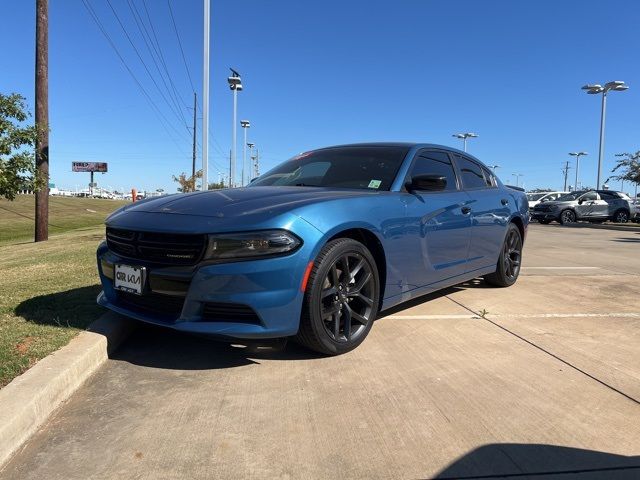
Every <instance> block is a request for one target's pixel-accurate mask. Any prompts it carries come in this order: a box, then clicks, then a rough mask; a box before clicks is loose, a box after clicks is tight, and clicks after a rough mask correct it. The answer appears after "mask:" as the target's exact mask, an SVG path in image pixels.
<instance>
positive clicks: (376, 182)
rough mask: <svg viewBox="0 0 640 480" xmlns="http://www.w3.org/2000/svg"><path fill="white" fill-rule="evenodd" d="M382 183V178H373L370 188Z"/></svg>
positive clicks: (377, 186) (378, 186)
mask: <svg viewBox="0 0 640 480" xmlns="http://www.w3.org/2000/svg"><path fill="white" fill-rule="evenodd" d="M381 183H382V180H371V181H370V182H369V188H380V184H381Z"/></svg>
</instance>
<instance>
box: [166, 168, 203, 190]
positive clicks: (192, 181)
mask: <svg viewBox="0 0 640 480" xmlns="http://www.w3.org/2000/svg"><path fill="white" fill-rule="evenodd" d="M199 178H202V170H198V171H197V172H196V174H195V175H194V176H192V177H187V174H186V173H184V172H182V173H181V174H180V175H178V176H177V177H176V176H175V175H173V181H174V182H178V184H179V185H180V186H179V187H178V191H179V192H182V193H189V192H195V191H196V181H197V179H199Z"/></svg>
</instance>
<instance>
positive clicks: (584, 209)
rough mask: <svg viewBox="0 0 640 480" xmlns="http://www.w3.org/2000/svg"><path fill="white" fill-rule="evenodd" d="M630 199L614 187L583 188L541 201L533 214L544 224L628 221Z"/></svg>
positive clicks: (630, 206) (629, 216)
mask: <svg viewBox="0 0 640 480" xmlns="http://www.w3.org/2000/svg"><path fill="white" fill-rule="evenodd" d="M632 210H633V205H632V203H631V199H630V198H629V197H628V196H627V195H626V194H625V193H622V192H615V191H612V190H581V191H577V192H571V193H567V194H566V195H562V196H561V197H559V198H558V199H557V200H553V201H548V202H544V203H539V204H538V205H536V206H535V207H534V208H533V211H532V212H531V217H532V218H534V219H535V220H538V222H540V223H542V224H548V223H550V222H552V221H557V222H560V223H561V224H563V225H564V224H567V223H573V222H576V221H587V222H604V221H606V220H610V221H612V222H616V223H626V222H628V221H629V218H631V212H632Z"/></svg>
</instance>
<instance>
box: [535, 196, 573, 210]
mask: <svg viewBox="0 0 640 480" xmlns="http://www.w3.org/2000/svg"><path fill="white" fill-rule="evenodd" d="M567 193H569V192H531V193H527V200H528V202H529V210H532V209H533V207H535V206H536V205H538V204H539V203H543V202H550V201H553V200H557V199H558V198H559V197H561V196H562V195H566V194H567Z"/></svg>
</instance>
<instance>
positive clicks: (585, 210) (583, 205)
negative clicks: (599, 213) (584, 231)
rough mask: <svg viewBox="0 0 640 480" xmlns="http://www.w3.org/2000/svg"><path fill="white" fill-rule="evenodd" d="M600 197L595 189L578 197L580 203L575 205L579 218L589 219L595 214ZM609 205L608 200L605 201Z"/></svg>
mask: <svg viewBox="0 0 640 480" xmlns="http://www.w3.org/2000/svg"><path fill="white" fill-rule="evenodd" d="M598 200H600V197H599V196H598V194H597V193H596V192H594V191H591V192H587V193H585V194H583V195H582V196H581V197H580V198H578V204H577V205H576V206H575V207H574V210H575V212H576V217H577V218H578V219H585V220H588V219H589V218H591V217H592V216H593V213H594V211H595V209H596V205H597V202H598ZM604 204H605V205H607V202H604Z"/></svg>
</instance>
